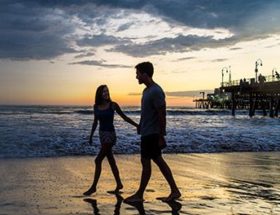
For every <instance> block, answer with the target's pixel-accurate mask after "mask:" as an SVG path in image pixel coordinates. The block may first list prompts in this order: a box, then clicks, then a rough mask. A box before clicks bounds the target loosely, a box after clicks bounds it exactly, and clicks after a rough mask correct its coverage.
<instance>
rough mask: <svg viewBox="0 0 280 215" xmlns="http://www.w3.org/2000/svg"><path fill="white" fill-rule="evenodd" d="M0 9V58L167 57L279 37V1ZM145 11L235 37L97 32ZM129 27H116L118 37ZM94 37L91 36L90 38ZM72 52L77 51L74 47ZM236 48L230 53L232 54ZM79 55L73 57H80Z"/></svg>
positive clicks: (60, 3)
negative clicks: (91, 52)
mask: <svg viewBox="0 0 280 215" xmlns="http://www.w3.org/2000/svg"><path fill="white" fill-rule="evenodd" d="M0 4H1V7H0V34H1V37H0V58H2V59H8V58H10V59H19V60H20V59H21V60H25V59H52V58H55V57H57V56H60V55H63V54H66V53H75V52H77V51H76V49H78V50H83V49H84V50H85V54H84V56H85V57H86V54H87V52H88V51H87V50H86V47H93V48H94V47H101V46H104V45H111V46H112V47H113V48H111V49H110V50H109V51H114V52H122V53H125V54H127V55H130V56H135V57H143V56H147V55H156V54H166V53H169V52H180V51H192V50H200V49H203V48H207V47H208V48H216V47H223V46H226V47H230V46H232V45H235V44H236V43H238V42H240V41H249V40H255V39H261V38H267V37H269V36H271V35H272V34H278V33H279V32H280V25H279V23H280V13H279V10H280V2H279V1H278V0H270V1H264V0H246V1H244V0H234V1H232V0H215V1H213V0H160V1H158V0H117V1H116V0H79V1H77V0H2V1H1V3H0ZM116 9H117V10H120V11H124V14H123V16H124V18H125V16H126V12H125V9H128V10H131V11H130V12H138V11H145V12H146V13H149V14H151V15H156V16H158V17H161V18H162V19H163V20H165V21H166V22H169V23H170V24H174V25H175V24H180V25H182V26H192V27H195V28H205V29H212V30H213V29H216V31H219V30H217V29H218V28H226V29H229V30H230V31H231V32H233V33H234V36H233V37H231V38H226V39H220V40H215V39H214V38H213V37H209V36H208V37H206V36H195V35H189V36H184V35H174V37H172V38H162V39H159V40H156V41H149V42H147V43H144V44H139V43H137V44H136V43H135V42H134V40H133V38H125V37H123V38H119V37H116V36H115V35H106V33H105V32H106V29H105V26H104V29H102V28H100V31H101V32H95V31H94V30H95V29H94V27H93V26H92V22H93V20H94V22H95V24H96V25H98V26H103V25H104V24H105V21H104V19H105V18H106V17H109V16H110V15H111V14H112V12H113V11H115V10H116ZM75 17H77V18H79V19H80V20H81V22H82V23H79V25H80V26H79V27H84V30H85V29H87V31H89V32H88V34H87V35H85V36H84V37H83V38H81V36H77V35H76V34H77V32H76V28H77V23H75V21H73V20H74V18H75ZM132 24H133V23H129V22H128V23H124V24H123V25H120V26H119V27H118V28H117V29H115V30H116V31H117V32H122V31H125V30H127V29H129V28H130V27H131V25H132ZM93 32H94V33H93ZM74 47H75V48H74ZM236 49H237V48H232V50H236ZM82 56H83V55H82V54H79V55H77V57H82Z"/></svg>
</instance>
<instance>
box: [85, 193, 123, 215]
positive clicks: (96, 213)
mask: <svg viewBox="0 0 280 215" xmlns="http://www.w3.org/2000/svg"><path fill="white" fill-rule="evenodd" d="M115 196H116V201H117V202H116V204H115V209H114V213H113V215H120V209H121V204H122V202H123V197H122V196H121V195H120V194H116V195H115ZM84 201H85V202H87V203H90V204H91V206H92V209H93V214H94V215H101V214H100V213H99V209H98V207H97V200H96V199H92V198H85V199H84Z"/></svg>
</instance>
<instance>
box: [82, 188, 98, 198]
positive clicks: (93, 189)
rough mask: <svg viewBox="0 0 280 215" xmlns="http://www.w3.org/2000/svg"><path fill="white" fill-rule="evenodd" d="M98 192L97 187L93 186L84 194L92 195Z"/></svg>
mask: <svg viewBox="0 0 280 215" xmlns="http://www.w3.org/2000/svg"><path fill="white" fill-rule="evenodd" d="M95 192H96V188H95V187H91V188H89V189H88V190H87V191H86V192H84V193H83V195H84V196H90V195H91V194H93V193H95Z"/></svg>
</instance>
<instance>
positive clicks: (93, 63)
mask: <svg viewBox="0 0 280 215" xmlns="http://www.w3.org/2000/svg"><path fill="white" fill-rule="evenodd" d="M71 64H73V65H77V64H79V65H88V66H100V67H105V68H131V66H127V65H120V64H106V63H105V61H103V60H101V61H96V60H85V61H79V62H74V63H71Z"/></svg>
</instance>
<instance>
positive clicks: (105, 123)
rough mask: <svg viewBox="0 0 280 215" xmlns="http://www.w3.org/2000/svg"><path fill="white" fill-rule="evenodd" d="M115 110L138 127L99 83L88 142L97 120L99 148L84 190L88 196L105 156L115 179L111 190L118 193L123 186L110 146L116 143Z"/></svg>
mask: <svg viewBox="0 0 280 215" xmlns="http://www.w3.org/2000/svg"><path fill="white" fill-rule="evenodd" d="M115 111H116V112H117V113H118V114H119V115H120V116H121V117H122V118H123V119H124V120H125V121H126V122H128V123H130V124H131V125H134V126H135V127H136V128H138V124H137V123H135V122H134V121H133V120H131V119H130V118H128V117H127V116H126V115H125V114H124V113H123V112H122V110H121V109H120V107H119V105H118V104H117V103H116V102H113V101H111V99H110V95H109V90H108V87H107V86H106V85H101V86H99V87H98V88H97V90H96V95H95V104H94V121H93V124H92V129H91V133H90V138H89V144H92V136H93V134H94V131H95V129H96V127H97V124H98V122H99V139H100V143H101V149H100V151H99V153H98V155H97V157H96V159H95V175H94V180H93V183H92V185H91V187H90V188H89V189H88V190H87V191H86V192H84V195H86V196H88V195H91V194H92V193H95V192H96V186H97V183H98V180H99V177H100V174H101V165H102V161H103V159H104V158H105V157H107V159H108V161H109V164H110V166H111V169H112V172H113V175H114V178H115V180H116V184H117V186H116V189H115V190H114V191H112V192H114V193H118V192H119V191H120V189H122V188H123V184H122V182H121V179H120V175H119V170H118V167H117V165H116V161H115V158H114V156H113V152H112V147H113V145H115V143H116V133H115V128H114V124H113V123H114V112H115Z"/></svg>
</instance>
